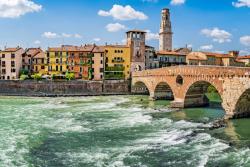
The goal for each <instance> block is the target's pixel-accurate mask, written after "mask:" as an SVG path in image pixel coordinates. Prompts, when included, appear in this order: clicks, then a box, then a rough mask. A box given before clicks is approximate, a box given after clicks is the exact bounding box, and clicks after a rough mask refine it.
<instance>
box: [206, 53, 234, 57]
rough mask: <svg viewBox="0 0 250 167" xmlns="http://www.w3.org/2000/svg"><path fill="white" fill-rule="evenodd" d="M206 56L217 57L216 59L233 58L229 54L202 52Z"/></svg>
mask: <svg viewBox="0 0 250 167" xmlns="http://www.w3.org/2000/svg"><path fill="white" fill-rule="evenodd" d="M202 53H204V54H205V55H207V56H212V57H217V58H233V55H230V54H221V53H214V52H202Z"/></svg>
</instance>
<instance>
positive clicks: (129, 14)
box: [98, 5, 148, 20]
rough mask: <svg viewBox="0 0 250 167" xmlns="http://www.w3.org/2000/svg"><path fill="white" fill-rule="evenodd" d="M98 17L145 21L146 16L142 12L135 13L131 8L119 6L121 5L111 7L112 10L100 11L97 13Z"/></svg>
mask: <svg viewBox="0 0 250 167" xmlns="http://www.w3.org/2000/svg"><path fill="white" fill-rule="evenodd" d="M98 15H100V16H104V17H107V16H112V17H113V18H114V19H116V20H135V19H138V20H146V19H148V16H146V15H145V14H144V13H143V12H140V11H136V10H135V9H134V8H132V7H131V6H129V5H127V6H121V5H113V7H112V9H110V10H109V11H104V10H100V11H99V12H98Z"/></svg>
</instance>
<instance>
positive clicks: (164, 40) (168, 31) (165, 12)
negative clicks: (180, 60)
mask: <svg viewBox="0 0 250 167" xmlns="http://www.w3.org/2000/svg"><path fill="white" fill-rule="evenodd" d="M159 35H160V48H159V50H160V51H165V50H172V36H173V32H172V25H171V20H170V11H169V9H167V8H165V9H162V12H161V27H160V34H159Z"/></svg>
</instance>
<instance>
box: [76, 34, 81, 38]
mask: <svg viewBox="0 0 250 167" xmlns="http://www.w3.org/2000/svg"><path fill="white" fill-rule="evenodd" d="M74 37H75V38H78V39H80V38H82V36H81V35H80V34H75V35H74Z"/></svg>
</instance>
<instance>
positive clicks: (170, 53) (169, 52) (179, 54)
mask: <svg viewBox="0 0 250 167" xmlns="http://www.w3.org/2000/svg"><path fill="white" fill-rule="evenodd" d="M156 54H157V56H159V55H161V56H164V55H174V56H186V55H185V54H182V53H177V52H175V51H158V52H156Z"/></svg>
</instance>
